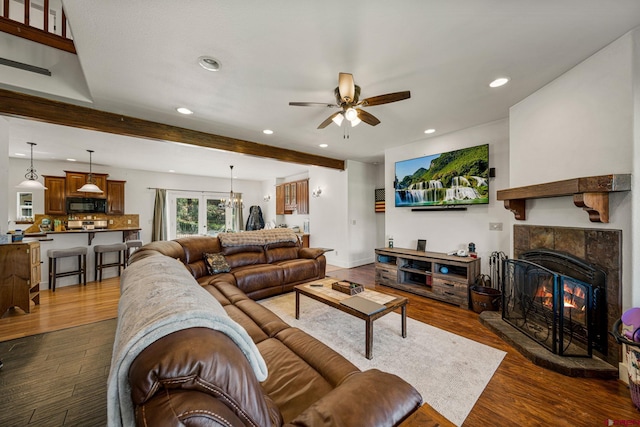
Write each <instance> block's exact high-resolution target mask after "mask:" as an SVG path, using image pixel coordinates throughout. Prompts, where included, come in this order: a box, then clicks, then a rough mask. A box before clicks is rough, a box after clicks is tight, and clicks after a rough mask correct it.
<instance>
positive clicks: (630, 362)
mask: <svg viewBox="0 0 640 427" xmlns="http://www.w3.org/2000/svg"><path fill="white" fill-rule="evenodd" d="M621 327H622V321H621V320H620V319H618V320H616V322H615V323H614V324H613V326H612V327H611V335H613V337H614V338H615V339H616V341H617V342H618V344H626V346H627V371H628V373H629V392H630V393H631V401H632V402H633V404H634V405H635V406H636V408H637V409H638V410H640V343H639V342H635V341H631V340H629V339H627V338H626V337H625V336H624V335H622V334H621V333H620V331H621ZM634 334H635V331H634Z"/></svg>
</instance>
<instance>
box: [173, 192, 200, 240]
mask: <svg viewBox="0 0 640 427" xmlns="http://www.w3.org/2000/svg"><path fill="white" fill-rule="evenodd" d="M175 207H176V216H175V227H176V228H175V236H176V237H175V238H180V237H186V236H192V235H194V234H200V232H199V231H200V223H199V210H200V199H199V198H193V197H176V204H175Z"/></svg>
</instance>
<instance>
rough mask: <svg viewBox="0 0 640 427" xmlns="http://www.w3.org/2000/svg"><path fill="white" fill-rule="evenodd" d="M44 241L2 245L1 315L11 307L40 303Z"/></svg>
mask: <svg viewBox="0 0 640 427" xmlns="http://www.w3.org/2000/svg"><path fill="white" fill-rule="evenodd" d="M40 274H41V272H40V242H27V243H8V244H4V245H0V316H2V315H3V314H4V313H5V312H6V311H7V310H8V309H9V308H11V307H16V306H17V307H20V308H21V309H23V310H24V311H25V312H27V313H30V312H31V301H33V302H34V303H35V304H36V305H37V304H40Z"/></svg>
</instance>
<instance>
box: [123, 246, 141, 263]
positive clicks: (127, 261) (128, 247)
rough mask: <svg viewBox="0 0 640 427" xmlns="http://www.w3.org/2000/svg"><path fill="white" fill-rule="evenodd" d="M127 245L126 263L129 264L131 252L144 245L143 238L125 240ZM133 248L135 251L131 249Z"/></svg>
mask: <svg viewBox="0 0 640 427" xmlns="http://www.w3.org/2000/svg"><path fill="white" fill-rule="evenodd" d="M124 244H125V245H127V250H126V251H125V252H124V264H125V266H127V265H129V257H130V256H131V254H132V253H133V252H135V251H137V250H138V248H141V247H142V240H127V241H126V242H124ZM132 249H133V251H131V250H132Z"/></svg>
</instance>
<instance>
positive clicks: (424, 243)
mask: <svg viewBox="0 0 640 427" xmlns="http://www.w3.org/2000/svg"><path fill="white" fill-rule="evenodd" d="M416 250H417V251H420V252H425V251H426V250H427V241H426V240H425V239H418V245H417V247H416Z"/></svg>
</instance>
